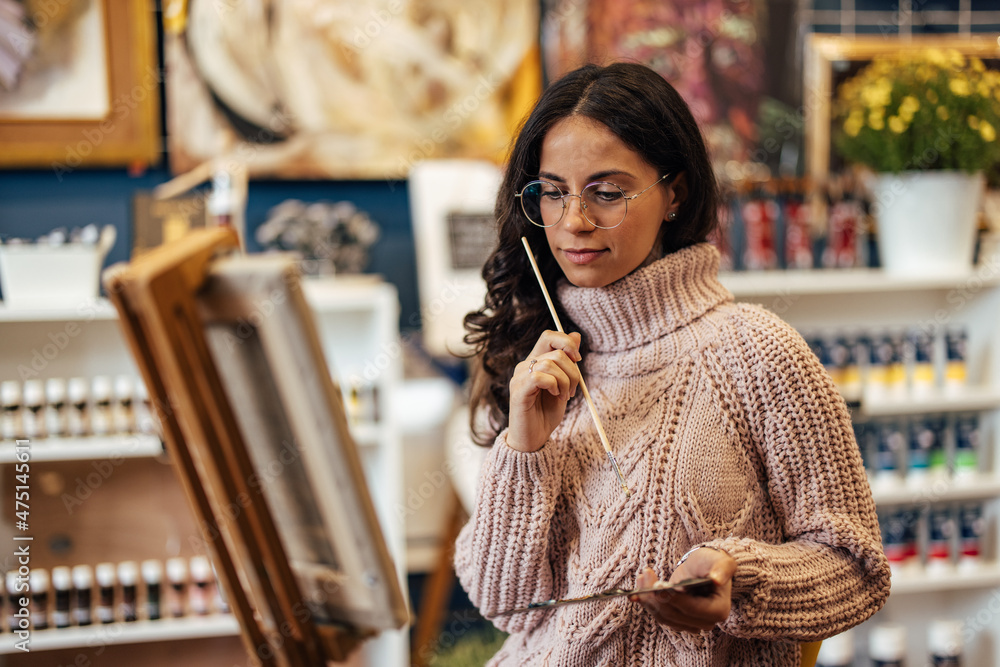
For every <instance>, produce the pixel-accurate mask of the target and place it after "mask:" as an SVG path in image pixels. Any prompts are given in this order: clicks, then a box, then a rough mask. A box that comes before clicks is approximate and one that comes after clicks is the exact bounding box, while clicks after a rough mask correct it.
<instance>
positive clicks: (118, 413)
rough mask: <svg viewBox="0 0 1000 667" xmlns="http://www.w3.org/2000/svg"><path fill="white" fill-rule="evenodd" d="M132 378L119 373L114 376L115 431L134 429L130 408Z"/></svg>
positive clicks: (133, 414) (133, 417)
mask: <svg viewBox="0 0 1000 667" xmlns="http://www.w3.org/2000/svg"><path fill="white" fill-rule="evenodd" d="M132 395H133V388H132V378H131V377H130V376H128V375H119V376H118V377H116V378H115V403H114V410H113V412H114V430H115V432H116V433H132V432H134V431H135V413H134V411H133V410H132V400H133V399H132Z"/></svg>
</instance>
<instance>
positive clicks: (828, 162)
mask: <svg viewBox="0 0 1000 667" xmlns="http://www.w3.org/2000/svg"><path fill="white" fill-rule="evenodd" d="M925 49H954V50H956V51H958V52H959V53H961V54H962V55H965V56H976V57H978V58H980V59H981V60H982V61H983V63H984V64H985V65H986V66H987V67H990V68H993V69H1000V43H998V41H997V39H996V37H994V36H989V35H928V36H922V35H914V36H912V37H907V38H895V37H892V38H890V37H885V36H883V35H819V34H812V35H809V36H808V38H807V39H806V45H805V58H804V59H805V67H804V70H803V108H804V110H805V123H806V132H805V151H806V170H807V173H808V174H809V176H810V177H811V178H812V179H813V182H815V183H823V182H824V181H826V179H827V177H828V176H829V174H831V173H833V172H834V171H837V170H839V168H840V167H841V166H843V163H842V161H841V160H840V158H839V157H838V156H837V154H836V151H835V150H834V149H833V147H832V137H833V100H834V98H835V96H836V94H837V88H838V86H839V85H840V83H841V82H843V81H845V80H847V79H848V78H850V77H852V76H854V75H855V74H856V73H857V72H858V71H859V70H861V69H862V68H863V67H864V66H865V65H867V64H868V63H869V62H870V61H871V60H872V59H873V58H875V57H876V56H879V55H885V54H890V53H900V52H902V53H906V52H916V51H922V50H925Z"/></svg>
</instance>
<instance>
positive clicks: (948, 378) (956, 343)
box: [944, 327, 969, 393]
mask: <svg viewBox="0 0 1000 667" xmlns="http://www.w3.org/2000/svg"><path fill="white" fill-rule="evenodd" d="M968 338H969V334H968V331H967V330H966V328H965V327H957V328H952V329H949V330H948V331H947V333H946V334H945V351H946V352H947V361H946V363H945V371H944V387H945V391H947V392H952V393H957V392H961V391H962V390H963V389H965V387H966V385H967V384H968V377H969V370H968V366H967V364H966V351H967V349H968Z"/></svg>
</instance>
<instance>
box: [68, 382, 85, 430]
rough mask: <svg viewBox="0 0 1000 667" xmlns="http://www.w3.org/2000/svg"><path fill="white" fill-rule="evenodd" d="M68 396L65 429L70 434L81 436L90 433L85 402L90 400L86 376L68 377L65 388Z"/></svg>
mask: <svg viewBox="0 0 1000 667" xmlns="http://www.w3.org/2000/svg"><path fill="white" fill-rule="evenodd" d="M66 395H67V397H68V398H69V412H68V415H67V429H66V430H67V431H68V434H69V435H71V436H81V435H87V434H89V433H90V418H89V416H90V415H89V411H88V410H87V404H88V402H89V401H90V383H89V382H87V378H70V380H69V386H68V388H67V390H66Z"/></svg>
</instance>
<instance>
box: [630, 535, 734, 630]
mask: <svg viewBox="0 0 1000 667" xmlns="http://www.w3.org/2000/svg"><path fill="white" fill-rule="evenodd" d="M735 572H736V561H735V560H733V558H732V556H730V555H729V554H727V553H726V552H725V551H718V550H716V549H708V548H705V549H698V550H696V551H694V552H692V553H691V555H690V556H689V557H688V559H687V560H686V561H684V562H683V563H681V564H680V565H679V566H678V567H677V569H675V570H674V571H673V574H671V575H670V580H669V581H668V582H667V583H670V584H675V583H677V582H679V581H684V580H685V579H695V578H701V577H707V578H709V579H711V580H712V581H713V582H715V586H713V587H712V591H711V592H710V593H709V594H708V595H694V594H692V593H683V592H680V591H678V590H667V591H662V592H658V593H644V594H642V595H633V596H632V597H631V598H630V599H631V600H632V601H634V602H638V603H639V604H641V605H642V606H643V607H644V608H645V609H646V611H648V612H649V613H650V614H652V616H653V618H655V619H656V620H657V622H659V623H661V624H662V625H666V626H667V627H671V628H673V629H675V630H683V631H685V632H701V631H702V630H711V629H712V628H713V627H715V625H716V624H718V623H721V622H723V621H725V620H726V619H727V618H729V610H730V609H731V608H732V595H733V573H735ZM655 583H656V573H655V572H654V571H653V570H651V569H650V568H646V569H645V570H643V572H642V573H641V574H640V575H639V578H638V579H636V582H635V587H636V588H650V587H651V586H653V585H654V584H655Z"/></svg>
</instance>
